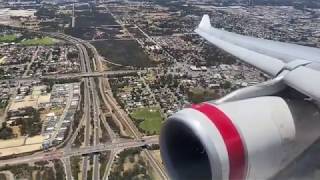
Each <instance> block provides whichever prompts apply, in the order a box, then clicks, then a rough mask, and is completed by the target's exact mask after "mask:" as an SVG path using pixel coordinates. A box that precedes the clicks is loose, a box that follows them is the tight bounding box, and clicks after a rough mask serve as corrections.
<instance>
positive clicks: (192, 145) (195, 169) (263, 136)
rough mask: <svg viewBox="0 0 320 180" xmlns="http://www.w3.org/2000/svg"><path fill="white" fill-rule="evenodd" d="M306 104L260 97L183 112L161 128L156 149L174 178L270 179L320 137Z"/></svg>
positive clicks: (318, 121) (316, 121) (315, 111)
mask: <svg viewBox="0 0 320 180" xmlns="http://www.w3.org/2000/svg"><path fill="white" fill-rule="evenodd" d="M319 117H320V115H319V111H318V108H317V107H316V106H315V105H313V104H312V103H310V102H306V101H302V100H301V101H297V100H284V99H283V98H281V97H274V96H268V97H258V98H252V99H246V100H241V101H235V102H230V103H225V104H220V105H214V104H212V103H202V104H199V105H194V106H192V107H191V108H186V109H184V110H181V111H179V112H177V113H175V114H174V115H172V116H171V117H170V118H169V119H168V120H167V121H166V122H165V124H164V126H163V128H162V130H161V135H160V150H161V156H162V159H163V162H164V165H165V167H166V169H167V171H168V173H169V176H170V177H171V178H172V179H181V180H188V179H190V180H207V179H208V180H209V179H230V180H241V179H259V180H260V179H268V178H270V177H272V176H274V175H275V174H276V173H277V172H279V171H280V170H281V169H283V168H284V167H286V166H287V165H288V164H289V163H290V162H292V161H293V160H294V159H295V158H296V157H297V156H298V155H299V154H301V153H302V152H303V151H304V150H305V149H306V148H307V147H308V146H310V145H311V144H312V143H313V142H314V141H315V140H316V139H317V138H319V134H320V118H319Z"/></svg>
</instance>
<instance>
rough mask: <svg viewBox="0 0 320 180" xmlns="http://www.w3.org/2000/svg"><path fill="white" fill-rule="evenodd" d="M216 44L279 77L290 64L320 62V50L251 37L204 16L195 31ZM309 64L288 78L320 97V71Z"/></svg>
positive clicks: (285, 78) (288, 80)
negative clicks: (220, 27)
mask: <svg viewBox="0 0 320 180" xmlns="http://www.w3.org/2000/svg"><path fill="white" fill-rule="evenodd" d="M195 32H196V33H198V34H199V35H200V36H202V37H203V38H204V39H206V40H208V41H209V42H211V43H212V44H214V45H215V46H217V47H218V48H220V49H223V50H224V51H226V52H228V53H230V54H232V55H233V56H235V57H237V58H239V59H241V60H242V61H244V62H246V63H248V64H251V65H253V66H255V67H257V68H258V69H260V70H262V71H264V72H265V73H267V74H269V75H272V76H276V75H277V74H278V73H279V72H281V71H282V70H283V69H285V68H286V67H287V65H288V63H290V62H291V64H294V62H295V61H301V60H302V61H307V62H310V63H311V64H309V65H312V64H317V65H319V63H320V49H318V48H312V47H305V46H300V45H295V44H288V43H282V42H276V41H271V40H265V39H259V38H253V37H247V36H243V35H238V34H235V33H231V32H227V31H223V30H219V29H216V28H213V27H212V26H211V23H210V19H209V16H208V15H204V16H203V18H202V20H201V22H200V24H199V26H198V28H197V29H196V30H195ZM309 65H308V66H306V67H305V66H300V67H297V68H295V69H294V70H292V71H290V72H289V73H288V74H287V76H286V77H284V81H285V82H286V84H288V85H289V86H291V87H293V88H295V89H297V90H298V91H300V92H302V93H304V94H306V95H308V96H310V97H312V98H314V99H315V100H317V101H319V100H320V83H319V82H320V72H319V71H317V70H314V69H311V68H308V67H309Z"/></svg>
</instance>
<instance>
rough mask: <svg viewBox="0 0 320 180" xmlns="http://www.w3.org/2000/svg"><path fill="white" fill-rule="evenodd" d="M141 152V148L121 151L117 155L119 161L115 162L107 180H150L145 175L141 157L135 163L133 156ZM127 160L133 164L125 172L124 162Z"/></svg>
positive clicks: (144, 164) (144, 166)
mask: <svg viewBox="0 0 320 180" xmlns="http://www.w3.org/2000/svg"><path fill="white" fill-rule="evenodd" d="M140 152H141V148H132V149H127V150H124V151H122V152H121V153H120V154H119V159H118V160H117V162H116V165H117V166H116V167H115V168H114V170H113V171H112V172H111V173H110V175H109V179H110V180H118V179H124V180H138V179H145V180H151V179H152V178H151V177H150V175H148V173H147V169H146V167H147V166H146V163H145V162H144V161H143V159H142V157H141V156H139V160H138V162H136V163H135V159H134V156H135V155H137V154H139V153H140ZM127 158H129V161H130V162H131V163H135V164H134V165H133V168H132V169H130V170H127V171H124V166H123V164H124V162H125V160H126V159H127Z"/></svg>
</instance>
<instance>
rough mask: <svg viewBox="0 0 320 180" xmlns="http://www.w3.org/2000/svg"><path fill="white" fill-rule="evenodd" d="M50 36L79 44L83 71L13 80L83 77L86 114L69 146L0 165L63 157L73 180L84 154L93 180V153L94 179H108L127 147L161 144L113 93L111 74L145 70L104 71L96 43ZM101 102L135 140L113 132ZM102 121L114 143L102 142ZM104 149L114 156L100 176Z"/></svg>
mask: <svg viewBox="0 0 320 180" xmlns="http://www.w3.org/2000/svg"><path fill="white" fill-rule="evenodd" d="M49 35H50V36H53V37H56V38H59V39H64V40H66V41H68V42H69V43H71V44H74V45H75V46H76V47H77V49H78V51H79V59H80V63H81V72H80V73H73V74H59V75H47V76H42V77H41V78H32V77H23V78H16V79H12V80H14V81H18V82H23V81H34V80H41V79H66V78H81V79H82V82H83V84H84V97H81V98H84V99H83V100H84V107H83V117H82V119H81V121H80V122H79V125H78V127H77V128H76V129H75V130H74V132H73V133H74V134H72V135H71V138H70V139H69V141H68V142H66V146H65V147H64V148H61V149H58V150H54V149H53V150H51V151H50V152H39V153H35V154H32V155H29V156H23V157H18V158H13V159H9V160H1V161H0V166H4V165H6V164H8V165H13V164H19V163H30V162H36V161H42V160H52V159H61V160H62V162H63V165H64V167H65V172H66V178H67V179H68V180H72V179H73V178H72V173H71V167H70V157H71V156H82V164H81V168H80V169H81V173H82V179H89V178H90V179H91V177H87V176H88V168H89V167H88V165H89V159H90V157H91V156H89V154H93V156H92V157H93V165H92V168H93V169H92V171H93V173H92V179H93V180H97V179H100V177H101V176H102V177H103V179H107V178H108V175H109V172H110V169H111V166H112V163H113V160H114V158H115V156H116V154H117V153H118V152H120V151H122V150H123V149H127V148H134V147H142V146H143V147H144V146H145V145H151V144H158V137H157V136H152V137H143V135H142V134H141V133H140V132H139V131H138V129H137V127H136V126H135V124H134V123H133V122H132V120H131V119H130V118H129V117H128V115H127V114H126V113H125V112H124V110H122V109H121V107H120V106H119V105H118V104H117V102H116V100H115V99H114V97H113V95H112V93H111V88H110V84H109V82H108V77H110V76H118V75H127V74H134V73H138V72H139V73H143V72H144V71H136V70H124V71H104V70H103V68H102V62H101V61H103V59H102V58H101V57H100V55H99V54H98V52H97V50H96V49H95V48H94V46H92V45H91V44H90V43H88V42H86V41H83V40H81V39H77V38H74V37H71V36H67V35H65V34H61V33H50V34H49ZM88 49H89V50H90V51H92V53H93V55H94V57H93V58H92V59H91V58H90V57H89V54H88ZM95 80H96V81H95ZM5 81H7V80H5ZM99 94H100V95H101V97H102V100H100V99H99ZM101 103H104V105H105V106H106V108H107V110H108V113H110V114H111V116H112V117H113V118H114V119H115V120H117V121H119V122H121V124H122V125H123V126H124V127H125V128H126V129H129V130H130V132H131V133H132V134H133V137H134V139H120V138H119V137H118V136H117V135H116V134H115V133H114V132H113V130H112V129H111V128H110V126H109V124H108V123H107V121H106V119H105V114H104V113H103V112H102V110H101ZM101 122H102V125H103V126H104V127H105V128H106V129H107V132H108V135H109V138H110V142H107V143H104V144H101V143H100V137H101ZM82 126H84V127H85V128H84V129H85V130H84V142H83V144H82V146H81V147H80V148H75V149H73V148H72V144H73V142H74V140H75V139H76V137H77V135H78V133H79V131H80V129H81V127H82ZM91 138H92V139H91ZM102 151H110V158H109V159H108V162H107V166H106V169H105V172H104V174H102V175H100V170H99V168H100V163H99V156H100V154H99V152H102ZM143 151H144V153H145V154H146V157H147V160H148V161H149V162H150V165H151V166H152V167H153V168H154V169H155V170H156V172H157V173H158V174H159V175H160V176H161V177H162V179H168V178H167V175H166V173H165V171H164V169H163V168H162V166H161V164H159V163H158V162H157V161H156V160H155V159H154V157H153V156H152V154H151V153H150V151H148V150H146V149H144V150H143ZM90 168H91V167H90Z"/></svg>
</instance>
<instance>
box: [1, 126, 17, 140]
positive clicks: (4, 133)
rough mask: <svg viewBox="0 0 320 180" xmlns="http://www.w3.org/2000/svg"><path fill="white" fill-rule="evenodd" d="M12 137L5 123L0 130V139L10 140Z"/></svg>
mask: <svg viewBox="0 0 320 180" xmlns="http://www.w3.org/2000/svg"><path fill="white" fill-rule="evenodd" d="M13 137H14V134H13V131H12V129H11V128H10V127H8V126H7V123H6V122H3V123H2V128H1V129H0V139H11V138H13Z"/></svg>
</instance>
